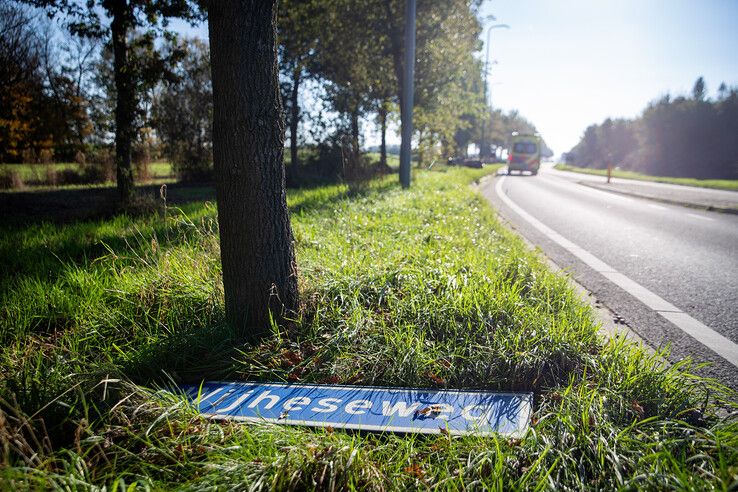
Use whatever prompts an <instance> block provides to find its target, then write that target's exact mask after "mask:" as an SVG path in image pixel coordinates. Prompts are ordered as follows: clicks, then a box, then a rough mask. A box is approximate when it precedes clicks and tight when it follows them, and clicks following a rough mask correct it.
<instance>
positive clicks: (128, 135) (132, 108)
mask: <svg viewBox="0 0 738 492" xmlns="http://www.w3.org/2000/svg"><path fill="white" fill-rule="evenodd" d="M112 14H113V21H112V22H111V24H110V28H111V30H112V37H113V69H114V71H115V74H114V78H115V91H116V100H115V169H116V177H117V185H118V195H119V198H120V201H121V204H122V205H123V206H126V205H128V204H130V202H131V199H132V198H133V169H132V167H131V146H132V143H133V139H134V138H135V133H136V131H135V128H134V126H133V122H134V119H135V117H136V92H135V87H134V81H133V74H132V72H131V67H130V66H128V65H129V64H128V40H127V39H126V38H127V36H128V29H129V25H130V22H131V19H130V17H131V15H132V13H131V11H130V6H129V5H128V2H127V1H126V0H114V3H113V5H112Z"/></svg>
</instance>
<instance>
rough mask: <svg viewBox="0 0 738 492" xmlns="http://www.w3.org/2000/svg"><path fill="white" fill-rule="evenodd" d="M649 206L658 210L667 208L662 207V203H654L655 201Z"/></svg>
mask: <svg viewBox="0 0 738 492" xmlns="http://www.w3.org/2000/svg"><path fill="white" fill-rule="evenodd" d="M648 206H649V207H651V208H655V209H656V210H666V207H662V206H661V205H654V204H653V203H649V204H648Z"/></svg>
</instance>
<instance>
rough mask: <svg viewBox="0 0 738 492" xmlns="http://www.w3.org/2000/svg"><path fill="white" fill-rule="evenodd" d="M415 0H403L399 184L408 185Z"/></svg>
mask: <svg viewBox="0 0 738 492" xmlns="http://www.w3.org/2000/svg"><path fill="white" fill-rule="evenodd" d="M414 77H415V0H405V78H404V80H403V81H402V95H403V98H402V108H401V116H402V142H401V144H400V184H402V187H403V188H409V187H410V156H411V150H412V149H411V143H412V138H413V93H414V92H415V84H414V80H413V79H414Z"/></svg>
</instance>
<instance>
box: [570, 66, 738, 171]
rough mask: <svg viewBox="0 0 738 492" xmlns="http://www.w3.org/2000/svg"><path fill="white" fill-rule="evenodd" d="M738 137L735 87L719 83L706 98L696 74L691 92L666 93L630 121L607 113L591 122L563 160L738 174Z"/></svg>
mask: <svg viewBox="0 0 738 492" xmlns="http://www.w3.org/2000/svg"><path fill="white" fill-rule="evenodd" d="M737 136H738V87H730V88H728V87H727V86H726V85H725V83H722V84H721V85H720V87H719V89H718V93H717V97H716V98H715V99H710V98H708V97H706V89H705V81H704V79H703V78H702V77H700V78H698V79H697V81H696V82H695V84H694V87H693V89H692V94H691V95H690V96H689V97H685V96H679V97H671V96H670V95H666V96H664V97H662V98H660V99H658V100H656V101H654V102H652V103H650V104H649V105H648V107H647V108H646V109H645V110H644V111H643V113H642V114H641V116H640V117H638V118H636V119H634V120H626V119H615V120H613V119H610V118H608V119H606V120H605V121H604V122H602V123H601V124H599V125H591V126H589V127H588V128H587V129H586V130H585V132H584V135H583V136H582V138H581V140H580V141H579V143H578V144H577V145H576V146H575V147H574V148H573V149H572V150H571V151H570V152H569V153H568V154H566V160H567V162H569V163H572V164H575V165H577V166H582V167H593V168H600V169H602V168H606V167H607V165H608V164H612V165H614V166H620V167H622V168H624V169H629V170H633V171H639V172H643V173H646V174H651V175H656V176H676V177H692V178H700V179H738V138H737Z"/></svg>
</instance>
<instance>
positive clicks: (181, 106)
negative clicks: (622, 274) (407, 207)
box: [0, 0, 535, 201]
mask: <svg viewBox="0 0 738 492" xmlns="http://www.w3.org/2000/svg"><path fill="white" fill-rule="evenodd" d="M87 4H90V6H91V7H92V8H87ZM404 4H405V2H404V1H403V0H283V1H281V2H280V3H279V11H278V20H277V26H278V54H279V74H280V82H281V84H280V89H281V95H282V101H283V108H284V118H285V128H286V135H287V137H288V140H289V152H288V153H287V159H286V161H287V163H288V166H287V174H288V182H291V183H299V182H301V181H303V180H306V179H310V177H311V176H322V177H338V176H344V177H361V176H366V175H370V174H371V173H374V172H377V171H382V170H387V169H388V167H387V143H386V142H387V131H388V129H389V128H390V127H392V126H393V125H392V123H393V122H394V123H397V122H398V121H399V116H400V115H399V111H400V107H401V101H402V100H403V98H404V97H405V95H404V94H403V93H402V87H403V85H402V77H403V74H404V71H403V69H404V67H403V63H404V39H403V34H404V25H403V19H404ZM480 4H481V0H449V1H444V2H437V1H433V0H418V6H417V62H416V79H415V84H416V85H415V95H414V101H415V135H414V140H415V148H416V161H417V163H418V165H421V166H422V165H427V164H430V163H431V162H432V161H434V160H441V159H446V158H447V157H450V156H465V155H466V153H467V149H468V147H469V145H470V144H472V143H474V144H477V146H479V145H480V143H481V142H482V141H484V142H486V143H487V146H488V149H486V150H487V152H486V154H488V155H490V154H494V153H495V151H496V150H497V149H498V148H500V147H504V145H505V144H506V142H507V138H508V136H509V134H510V133H511V132H512V131H522V132H535V127H534V126H533V125H532V124H531V123H530V122H528V121H527V120H525V118H523V117H521V116H520V115H519V114H518V113H517V112H515V111H512V112H509V113H503V112H501V111H499V110H497V111H491V110H490V109H489V108H485V102H484V96H483V92H484V91H483V87H482V80H483V74H482V63H481V61H480V60H479V57H478V52H479V50H480V48H481V42H480V41H479V34H480V32H481V30H482V25H481V23H480V21H479V19H478V16H477V14H478V8H479V5H480ZM202 5H203V3H202V2H194V1H192V2H190V1H185V0H181V1H176V2H157V1H153V0H117V1H103V0H99V1H97V2H86V3H85V2H77V1H74V0H23V1H18V2H13V1H5V2H3V3H2V6H1V7H0V9H2V12H1V13H2V15H1V16H0V17H1V20H0V38H1V39H0V76H1V77H2V79H1V80H0V82H2V84H3V86H4V87H5V88H6V90H5V91H4V92H3V93H2V95H0V162H48V161H65V162H70V161H77V162H81V163H82V164H83V165H84V167H85V168H86V169H88V171H87V175H88V177H90V178H91V179H105V176H107V177H110V175H111V174H115V175H116V177H117V181H118V185H119V191H120V192H121V198H122V199H123V201H127V200H129V199H130V196H131V193H132V185H133V180H134V177H135V176H136V175H138V176H141V175H142V173H141V172H138V170H139V167H141V166H144V165H145V164H146V163H147V162H148V161H149V160H151V159H152V158H157V157H164V158H167V159H168V160H170V161H171V162H173V164H174V168H175V171H176V172H177V174H178V176H179V177H180V178H181V179H185V180H203V179H209V178H210V177H211V175H212V167H213V164H212V163H213V158H212V111H213V110H212V105H213V103H212V83H211V76H210V53H209V47H208V44H207V42H205V41H202V40H197V39H181V38H179V37H178V36H177V35H176V34H175V33H173V32H171V31H170V30H169V28H168V19H172V18H180V19H184V20H185V21H189V22H192V23H197V22H200V21H202V20H203V19H205V18H206V17H207V10H206V9H204V8H203V7H202ZM102 14H104V15H102ZM49 19H51V20H49ZM483 122H484V124H482V123H483ZM367 124H370V125H375V126H376V128H377V130H378V132H379V134H380V141H381V144H380V145H379V155H380V157H379V160H378V162H371V161H370V160H369V159H368V158H367V156H366V155H365V154H364V153H363V152H362V148H363V147H364V142H363V141H362V135H364V134H365V133H366V130H367V129H366V128H362V127H363V126H365V125H367ZM482 129H484V131H485V133H486V135H485V136H484V137H485V138H482V134H481V131H482ZM82 164H81V165H82ZM101 168H106V169H107V171H104V170H101ZM95 169H97V170H98V171H97V172H94V171H95Z"/></svg>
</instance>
